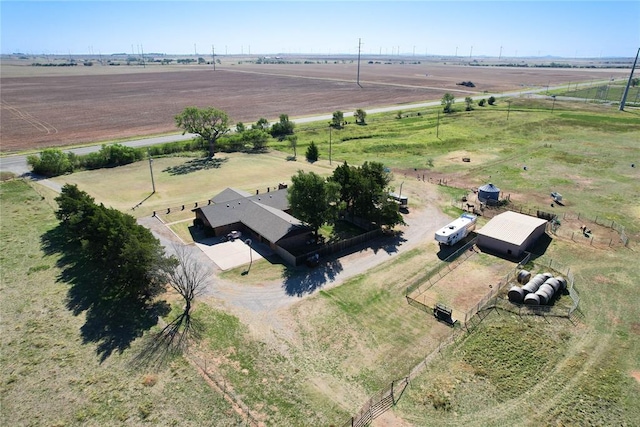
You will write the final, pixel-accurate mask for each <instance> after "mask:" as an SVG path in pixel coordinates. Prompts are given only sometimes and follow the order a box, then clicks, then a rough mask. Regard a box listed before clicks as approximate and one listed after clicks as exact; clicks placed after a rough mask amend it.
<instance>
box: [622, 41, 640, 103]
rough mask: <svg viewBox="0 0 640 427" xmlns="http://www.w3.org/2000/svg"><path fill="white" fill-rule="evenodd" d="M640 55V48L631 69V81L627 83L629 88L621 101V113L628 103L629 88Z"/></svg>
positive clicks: (625, 89) (626, 88)
mask: <svg viewBox="0 0 640 427" xmlns="http://www.w3.org/2000/svg"><path fill="white" fill-rule="evenodd" d="M638 55H640V48H638V53H636V59H635V61H633V67H631V73H630V74H629V81H628V82H627V87H625V88H624V93H623V94H622V101H620V111H624V105H625V104H626V103H627V95H628V94H629V86H631V81H632V80H633V71H634V70H635V69H636V64H637V63H638Z"/></svg>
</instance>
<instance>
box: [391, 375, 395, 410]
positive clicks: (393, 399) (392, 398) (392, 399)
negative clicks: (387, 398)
mask: <svg viewBox="0 0 640 427" xmlns="http://www.w3.org/2000/svg"><path fill="white" fill-rule="evenodd" d="M394 382H395V380H394V381H391V401H392V402H393V404H394V405H395V404H396V398H395V397H394V396H393V383H394Z"/></svg>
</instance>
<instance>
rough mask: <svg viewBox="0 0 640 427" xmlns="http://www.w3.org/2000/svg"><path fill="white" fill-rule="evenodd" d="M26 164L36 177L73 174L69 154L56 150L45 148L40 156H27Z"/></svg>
mask: <svg viewBox="0 0 640 427" xmlns="http://www.w3.org/2000/svg"><path fill="white" fill-rule="evenodd" d="M27 164H28V165H29V166H31V170H32V171H33V172H34V173H36V174H38V175H44V176H59V175H64V174H65V173H70V172H73V163H72V162H71V160H70V158H69V154H68V153H63V152H62V150H59V149H57V148H47V149H45V150H43V151H42V152H41V153H40V155H35V154H32V155H30V156H27Z"/></svg>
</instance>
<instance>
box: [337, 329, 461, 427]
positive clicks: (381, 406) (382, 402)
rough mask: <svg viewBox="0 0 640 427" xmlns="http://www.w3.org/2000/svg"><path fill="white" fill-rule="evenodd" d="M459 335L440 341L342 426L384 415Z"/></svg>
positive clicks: (365, 423) (362, 423)
mask: <svg viewBox="0 0 640 427" xmlns="http://www.w3.org/2000/svg"><path fill="white" fill-rule="evenodd" d="M459 336H460V333H459V332H453V333H452V334H450V335H449V336H447V337H446V338H445V339H443V340H442V341H440V343H439V345H438V346H437V347H436V348H435V349H434V350H433V351H432V352H431V353H429V354H428V355H426V356H425V357H424V359H422V360H421V361H420V362H419V363H418V364H417V365H415V366H414V367H413V368H411V370H410V371H409V373H408V374H407V376H405V377H403V378H400V379H398V380H394V381H392V382H391V384H390V385H389V386H387V387H386V388H385V389H384V390H381V391H379V392H378V393H376V394H375V395H374V396H372V397H371V398H370V399H369V400H367V402H366V403H365V404H364V405H363V406H362V408H361V409H360V411H358V413H357V414H355V415H354V416H352V417H351V418H349V420H347V421H346V422H345V423H344V424H343V425H342V427H366V426H368V425H369V424H371V422H372V421H373V420H374V419H375V418H376V417H378V416H380V415H382V414H383V413H384V412H385V411H387V410H388V409H390V408H391V407H393V406H395V404H396V403H397V402H398V400H400V397H401V396H402V394H403V393H404V391H405V389H406V388H407V386H408V385H409V384H410V383H411V381H413V380H414V379H415V378H416V377H418V375H419V374H420V373H421V372H422V371H424V370H425V369H426V368H427V366H429V364H431V363H432V362H433V361H434V360H436V359H437V358H438V356H441V355H442V354H443V352H444V350H445V349H446V348H447V347H448V346H450V345H451V344H453V343H454V342H455V341H456V340H457V339H458V337H459Z"/></svg>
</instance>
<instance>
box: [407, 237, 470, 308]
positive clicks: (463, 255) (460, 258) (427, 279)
mask: <svg viewBox="0 0 640 427" xmlns="http://www.w3.org/2000/svg"><path fill="white" fill-rule="evenodd" d="M477 240H478V239H477V238H473V239H471V240H470V241H469V242H467V243H465V244H464V246H462V247H461V248H460V249H458V250H457V251H455V252H454V253H452V254H451V255H449V256H448V257H447V258H445V259H444V260H443V261H442V262H440V263H439V264H438V265H437V266H436V267H434V268H432V269H431V270H429V271H427V272H426V273H425V274H423V275H421V276H418V277H416V278H415V279H413V280H412V281H411V283H410V284H409V286H407V289H406V291H405V296H406V297H407V299H408V300H409V299H412V298H411V296H410V295H411V294H412V293H413V292H414V291H415V290H416V289H417V290H418V293H422V292H424V291H426V290H427V289H429V288H430V287H431V286H433V285H434V284H435V283H436V282H438V281H439V280H440V279H442V278H443V277H444V276H446V275H447V274H449V273H450V272H451V271H453V270H455V269H456V267H457V266H458V265H460V264H462V263H463V262H464V261H466V260H467V259H468V258H469V257H471V256H473V255H475V254H476V252H475V251H474V250H473V246H475V244H476V241H477ZM422 285H425V288H423V287H422ZM409 303H411V302H409ZM418 304H420V303H418Z"/></svg>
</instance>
